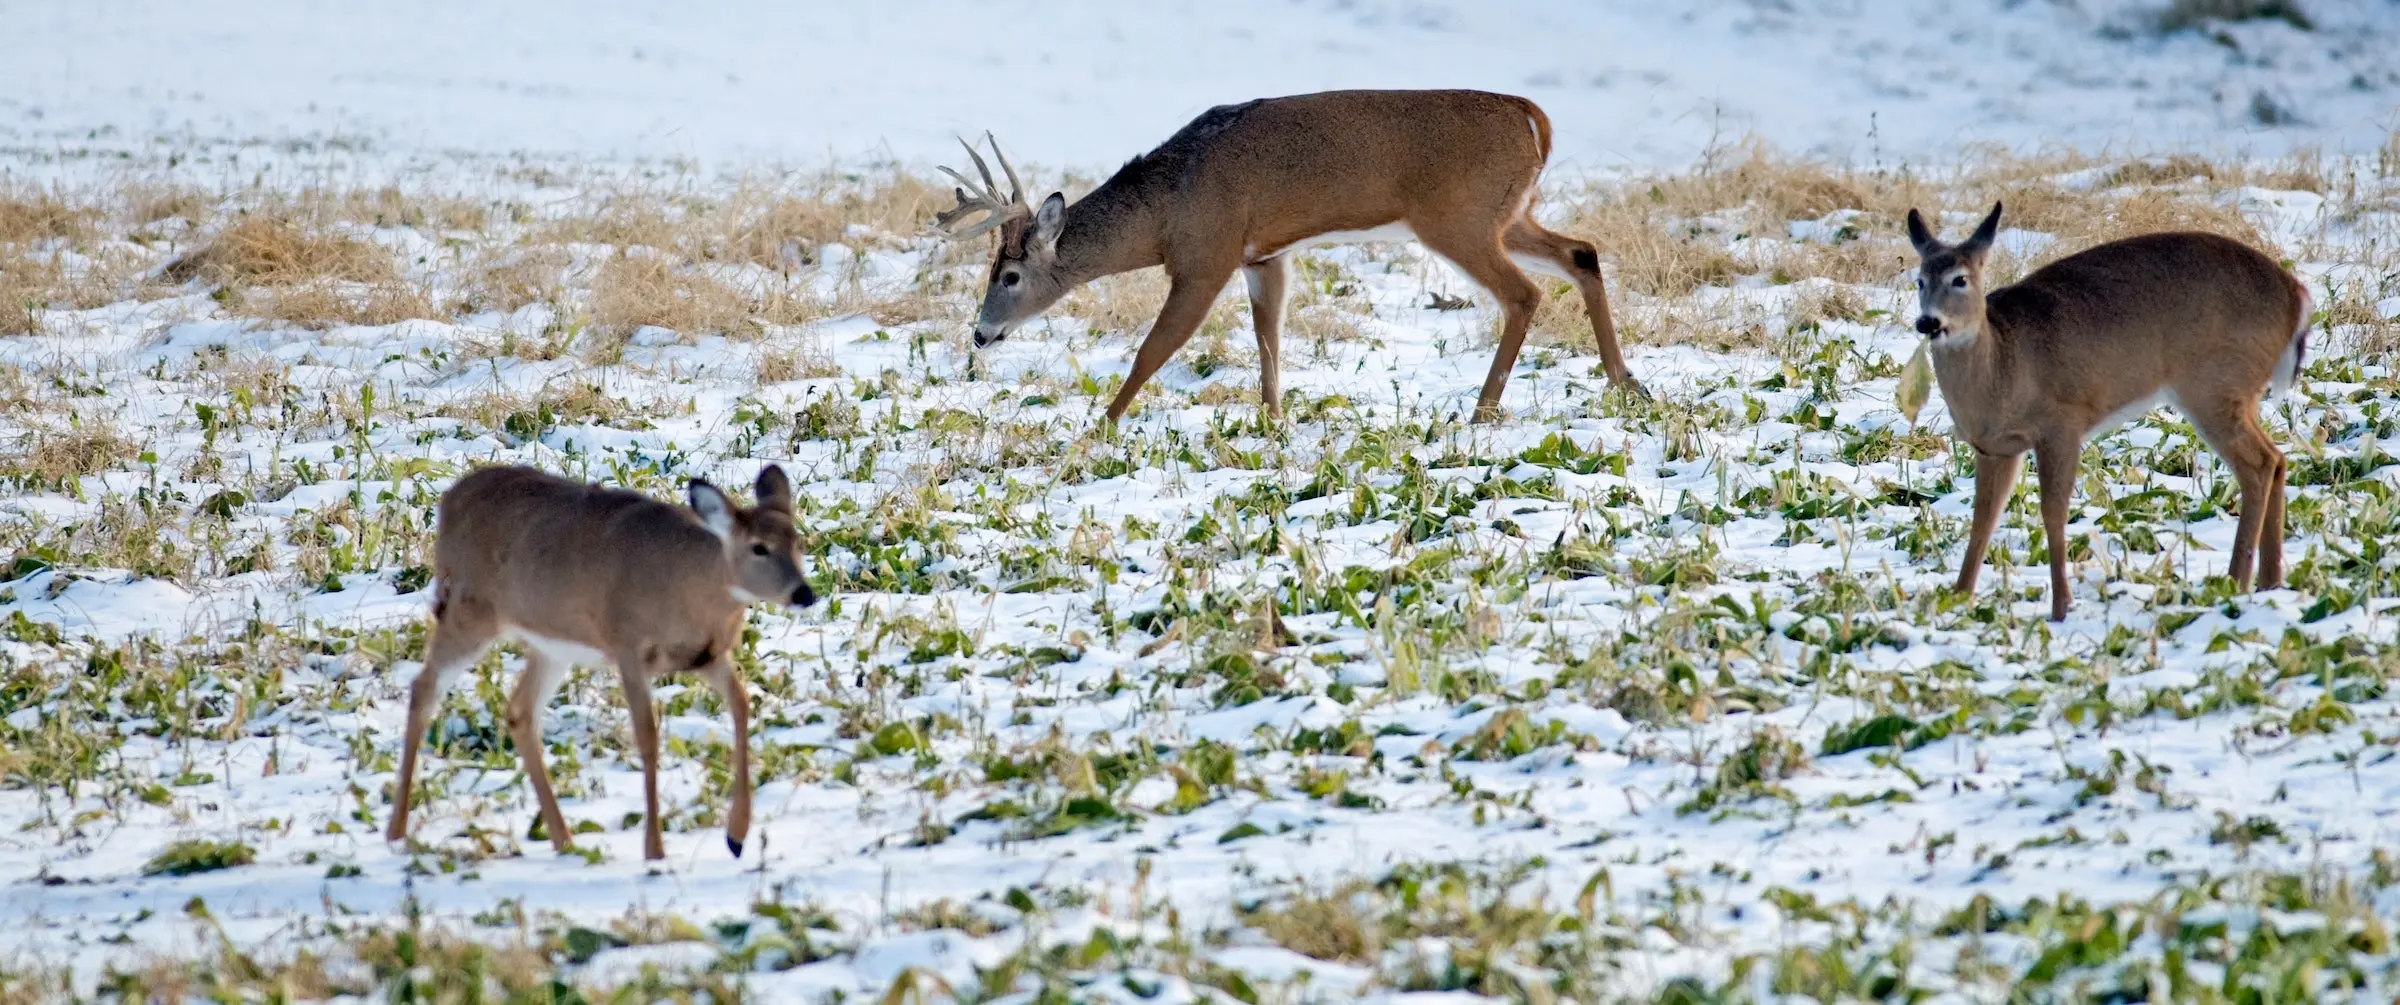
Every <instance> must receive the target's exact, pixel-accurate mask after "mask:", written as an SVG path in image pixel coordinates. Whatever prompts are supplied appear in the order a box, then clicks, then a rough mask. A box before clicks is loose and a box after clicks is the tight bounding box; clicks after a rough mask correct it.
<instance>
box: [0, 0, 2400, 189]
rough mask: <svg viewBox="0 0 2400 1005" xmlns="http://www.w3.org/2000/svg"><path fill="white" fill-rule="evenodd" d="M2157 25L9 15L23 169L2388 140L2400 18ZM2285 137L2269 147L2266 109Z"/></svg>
mask: <svg viewBox="0 0 2400 1005" xmlns="http://www.w3.org/2000/svg"><path fill="white" fill-rule="evenodd" d="M2164 6H2165V4H2164V2H2163V0H2082V2H2065V3H2061V2H2023V3H2000V2H1992V3H1982V2H1978V3H1966V4H1927V3H1923V2H1921V0H1693V2H1690V3H1659V2H1654V0H1590V2H1582V3H1543V2H1538V0H1218V2H1213V3H1206V4H1167V3H1134V4H1128V3H1122V2H1118V0H1046V2H1020V3H995V2H984V0H910V2H906V3H795V4H781V3H764V2H749V3H725V4H676V3H668V2H663V0H595V2H591V3H578V4H572V5H564V4H557V3H541V2H519V3H500V4H494V3H478V2H474V0H426V2H422V3H406V4H323V3H315V2H310V0H246V2H236V0H85V2H78V3H42V2H37V0H15V2H12V3H9V4H6V5H0V82H4V83H0V143H5V144H7V145H12V146H20V147H28V148H36V149H38V148H43V147H50V146H54V145H56V144H58V143H61V142H71V143H80V142H88V141H91V140H93V139H94V138H95V134H97V138H98V139H100V140H102V141H104V142H114V143H122V144H135V145H139V144H147V143H149V142H151V141H152V139H153V138H154V137H160V136H167V137H183V136H190V137H197V138H201V139H209V140H250V139H263V140H269V141H275V140H288V139H304V138H305V139H315V140H319V141H326V140H333V141H340V142H345V143H352V144H355V143H358V142H361V141H363V142H366V143H369V144H374V145H377V146H383V147H389V148H394V149H400V150H472V151H479V152H485V153H512V152H517V151H529V152H550V153H577V154H587V155H595V156H609V157H619V158H626V157H639V158H646V159H654V160H656V159H667V158H692V159H696V160H699V161H701V162H703V163H709V164H718V165H722V164H726V163H734V162H740V163H757V162H761V161H769V162H779V163H797V164H817V163H821V162H823V161H825V160H827V159H830V158H836V157H842V158H847V157H854V156H859V155H864V154H869V153H876V152H888V153H890V154H893V155H897V156H899V157H901V158H903V159H905V160H909V161H911V162H920V161H923V160H925V159H929V158H947V157H950V156H952V155H953V154H954V153H955V152H956V150H957V148H956V145H955V141H954V140H953V139H952V137H953V136H954V135H966V136H973V135H976V134H977V133H979V132H980V131H982V130H986V129H989V130H993V131H995V132H996V133H997V134H998V135H999V136H1000V137H1001V138H1002V140H1003V141H1004V142H1005V143H1007V144H1008V147H1009V149H1010V150H1011V152H1012V153H1015V154H1017V155H1018V157H1019V159H1020V160H1021V161H1025V162H1039V163H1043V164H1049V165H1055V166H1064V167H1071V168H1076V169H1081V170H1085V171H1093V170H1098V169H1102V168H1105V167H1107V166H1108V165H1111V164H1114V163H1116V162H1117V161H1120V160H1122V159H1124V158H1125V157H1128V156H1131V155H1133V154H1135V153H1139V152H1141V151H1143V150H1146V149H1148V148H1149V147H1150V146H1152V145H1154V144H1156V143H1157V142H1158V141H1160V140H1162V139H1164V138H1165V137H1166V136H1167V135H1168V134H1169V133H1171V132H1173V131H1174V129H1175V128H1176V127H1178V126H1180V125H1181V124H1182V123H1183V122H1185V121H1186V120H1188V119H1190V118H1191V117H1192V116H1193V115H1195V114H1197V113H1198V112H1199V111H1201V110H1202V109H1205V108H1207V107H1209V106H1211V105H1216V104H1222V103H1227V102H1233V101H1241V100H1246V99H1249V98H1253V97H1262V96H1268V95H1274V94H1286V93H1297V92H1302V91H1313V90H1322V89H1328V88H1340V87H1476V88H1484V89H1491V90H1501V91H1509V92H1515V93H1522V94H1525V95H1526V96H1528V97H1531V98H1533V99H1535V100H1536V101H1539V102H1540V103H1541V104H1542V105H1543V107H1544V108H1545V109H1546V110H1547V111H1548V112H1549V114H1550V116H1551V117H1552V119H1553V120H1554V121H1555V123H1556V126H1557V136H1558V141H1557V156H1556V160H1557V162H1558V163H1560V164H1561V165H1565V166H1581V167H1586V168H1590V167H1616V166H1620V165H1625V164H1635V165H1643V166H1681V165H1682V164H1684V163H1687V162H1688V161H1690V160H1691V159H1692V158H1694V157H1697V156H1699V155H1700V153H1701V152H1702V151H1703V150H1705V149H1707V148H1708V147H1709V145H1710V144H1711V142H1712V141H1724V140H1732V139H1736V138H1739V137H1742V136H1745V135H1756V136H1759V137H1762V138H1764V139H1766V140H1768V141H1770V142H1772V143H1775V144H1777V145H1780V146H1782V147H1785V148H1787V149H1789V150H1791V151H1792V152H1795V153H1806V154H1812V155H1831V156H1836V157H1842V158H1847V159H1853V160H1858V161H1861V162H1865V161H1871V160H1872V161H1882V162H1886V163H1891V162H1896V161H1898V160H1901V159H1912V160H1917V161H1920V162H1922V161H1926V160H1933V161H1941V160H1945V159H1948V158H1950V157H1952V156H1955V155H1957V154H1959V153H1961V152H1963V151H1964V150H1965V149H1966V148H1967V147H1968V146H1970V145H1973V144H1984V143H1998V144H2003V145H2006V146H2009V147H2012V148H2018V149H2030V148H2034V147H2038V146H2042V145H2046V144H2063V145H2069V146H2074V147H2078V148H2082V149H2087V150H2093V149H2102V148H2107V149H2112V150H2116V151H2119V152H2130V153H2149V152H2156V151H2169V150H2198V151H2207V152H2212V153H2237V152H2249V153H2254V154H2274V153H2280V152H2282V151H2283V150H2286V149H2289V148H2292V147H2295V146H2302V145H2319V146H2324V147H2328V148H2332V149H2338V150H2345V151H2353V152H2355V151H2357V150H2361V149H2366V148H2368V147H2371V146H2372V145H2373V144H2375V143H2377V142H2380V141H2381V139H2382V137H2383V136H2384V134H2385V133H2386V132H2387V131H2388V130H2389V129H2391V128H2392V127H2393V125H2394V124H2395V121H2396V120H2395V116H2394V107H2395V96H2400V46H2396V45H2394V44H2392V41H2391V39H2392V32H2393V29H2394V27H2395V24H2396V23H2400V10H2396V9H2395V8H2394V7H2393V6H2392V5H2391V4H2390V3H2388V2H2382V0H2311V2H2309V3H2307V4H2305V9H2306V11H2307V12H2308V14H2309V16H2310V17H2311V18H2312V19H2314V20H2315V21H2316V22H2317V29H2318V30H2316V31H2313V32H2302V31H2299V30H2297V29H2295V28H2293V27H2291V26H2290V25H2287V24H2285V23H2283V22H2281V21H2259V22H2245V23H2242V24H2237V25H2228V26H2203V27H2202V28H2197V29H2192V30H2185V31H2180V32H2174V33H2171V34H2165V35H2161V34H2160V33H2158V32H2157V31H2156V30H2155V28H2154V25H2155V21H2156V12H2157V11H2158V10H2160V9H2162V8H2163V7H2164ZM2262 110H2264V114H2265V117H2266V119H2267V120H2269V121H2262V118H2261V113H2262Z"/></svg>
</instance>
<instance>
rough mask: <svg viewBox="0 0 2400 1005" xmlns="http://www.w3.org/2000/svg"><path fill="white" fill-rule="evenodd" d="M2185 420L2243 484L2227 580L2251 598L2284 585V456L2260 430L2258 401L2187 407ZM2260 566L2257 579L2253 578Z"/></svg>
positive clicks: (2254, 398) (2245, 399) (2247, 398)
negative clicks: (2259, 591)
mask: <svg viewBox="0 0 2400 1005" xmlns="http://www.w3.org/2000/svg"><path fill="white" fill-rule="evenodd" d="M2183 412H2184V414H2185V415H2186V416H2187V417H2189V418H2190V419H2191V420H2192V426H2193V428H2195V429H2198V430H2199V431H2200V438H2201V439H2202V440H2205V441H2207V443H2208V446H2209V449H2211V450H2214V451H2216V453H2217V456H2219V457H2222V458H2224V459H2225V464H2226V466H2227V467H2230V468H2232V469H2233V476H2234V479H2235V480H2236V481H2238V482H2239V483H2240V484H2241V488H2242V511H2241V514H2240V519H2239V520H2238V521H2237V522H2236V523H2235V525H2234V532H2233V563H2232V568H2230V569H2229V570H2227V574H2228V575H2230V576H2232V577H2233V585H2234V586H2235V587H2236V588H2237V589H2240V590H2243V591H2245V592H2247V591H2249V590H2250V589H2251V588H2252V586H2253V583H2255V585H2256V587H2257V588H2258V589H2262V590H2265V589H2274V588H2275V587H2278V586H2281V585H2283V492H2284V478H2285V475H2286V473H2287V470H2288V469H2287V466H2286V462H2285V461H2284V457H2283V451H2281V450H2277V449H2276V448H2275V441H2274V440H2273V439H2272V438H2270V437H2268V436H2267V431H2266V429H2265V428H2264V427H2261V426H2260V425H2259V424H2258V396H2257V395H2255V394H2251V395H2245V396H2242V397H2240V398H2238V399H2234V400H2231V401H2226V402H2223V403H2221V404H2218V405H2215V406H2214V407H2200V408H2194V407H2190V406H2189V405H2186V406H2185V407H2184V408H2183ZM2254 563H2255V571H2256V574H2257V575H2256V578H2255V580H2254V579H2253V577H2252V572H2253V564H2254Z"/></svg>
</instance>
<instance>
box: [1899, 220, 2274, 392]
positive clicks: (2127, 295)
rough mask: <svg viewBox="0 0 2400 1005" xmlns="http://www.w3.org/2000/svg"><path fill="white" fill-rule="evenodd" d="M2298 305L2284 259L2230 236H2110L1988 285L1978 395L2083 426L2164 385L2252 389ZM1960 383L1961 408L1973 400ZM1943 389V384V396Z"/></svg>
mask: <svg viewBox="0 0 2400 1005" xmlns="http://www.w3.org/2000/svg"><path fill="white" fill-rule="evenodd" d="M2306 301H2307V292H2306V290H2305V289H2304V288H2303V287H2302V286H2301V285H2300V284H2299V281H2298V280H2296V279H2294V278H2293V277H2292V275H2291V274H2290V273H2288V272H2286V271H2284V269H2283V268H2282V266H2280V265H2278V264H2277V263H2276V262H2275V261H2274V260H2273V259H2271V258H2268V257H2267V256H2266V255H2264V254H2261V253H2260V252H2258V251H2257V250H2255V249H2253V248H2251V247H2249V246H2248V245H2245V244H2242V243H2241V242H2238V241H2234V240H2232V239H2230V238H2225V237H2220V236H2218V235H2215V234H2205V233H2196V232H2170V233H2160V234H2146V235H2143V236H2140V237H2132V238H2127V239H2125V240H2121V241H2112V242H2110V243H2107V244H2102V245H2099V246H2097V247H2093V248H2089V249H2086V250H2084V251H2081V252H2078V253H2076V254H2073V255H2069V256H2067V257H2066V258H2062V259H2059V260H2058V261H2056V262H2052V263H2050V264H2049V265H2046V266H2043V267H2042V268H2040V269H2037V270H2035V271H2034V272H2033V273H2032V274H2031V275H2028V276H2026V277H2025V278H2024V279H2023V280H2020V281H2019V282H2017V283H2015V284H2013V285H2010V286H2005V287H2002V288H2000V289H1997V290H1993V291H1992V292H1991V294H1990V296H1989V297H1987V298H1986V300H1985V312H1986V315H1987V320H1986V323H1987V324H1988V326H1989V327H1990V329H1991V335H1992V336H1993V341H1994V345H1993V351H1994V353H1995V355H1996V356H1997V358H1995V359H1993V360H1992V361H1991V362H1992V369H1991V372H1989V373H1987V374H1985V375H1983V377H1984V379H1983V381H1982V383H1983V384H1984V387H1983V388H1981V389H1980V390H1981V391H1982V392H1983V393H1984V394H1986V395H1988V396H1990V397H1993V398H1996V399H1999V400H1995V401H1992V402H1991V405H1992V406H1996V407H1997V409H1998V410H1999V411H2001V412H2005V413H2009V414H2010V415H2012V416H2014V417H2019V418H2022V419H2024V420H2026V421H2032V420H2034V419H2035V418H2037V415H2036V414H2035V413H2041V414H2046V415H2049V416H2054V417H2056V419H2057V421H2061V422H2069V423H2084V424H2085V427H2084V428H2085V429H2088V428H2090V427H2091V425H2094V424H2105V420H2106V419H2107V417H2108V416H2110V415H2112V414H2114V413H2119V412H2122V411H2123V410H2125V409H2127V408H2140V407H2145V403H2146V402H2149V401H2151V400H2152V399H2154V398H2155V397H2157V396H2159V395H2160V394H2162V393H2165V394H2171V395H2174V396H2177V397H2179V398H2182V399H2185V400H2197V399H2198V398H2201V397H2213V396H2222V395H2236V396H2239V395H2251V394H2256V393H2259V392H2261V391H2263V390H2264V389H2265V388H2266V387H2267V386H2268V385H2269V383H2270V382H2271V381H2272V380H2274V379H2275V378H2276V376H2277V375H2276V366H2277V363H2278V361H2279V360H2284V359H2288V358H2290V357H2287V356H2286V350H2287V348H2289V347H2290V346H2292V345H2293V343H2294V339H2295V332H2297V331H2298V330H2299V328H2300V326H2301V325H2302V324H2303V323H2304V322H2305V320H2306V318H2305V317H2304V315H2305V313H2306V310H2307V308H2306ZM1960 390H1961V391H1962V392H1965V393H1966V397H1968V398H1969V399H1970V403H1972V399H1973V398H1975V397H1976V396H1977V394H1976V392H1977V390H1978V389H1975V388H1961V389H1960ZM1952 393H1953V392H1952V388H1951V387H1950V386H1949V384H1948V382H1945V384H1944V386H1943V395H1944V396H1945V397H1949V396H1951V395H1952ZM2082 431H2083V430H2080V429H2079V430H2076V432H2082Z"/></svg>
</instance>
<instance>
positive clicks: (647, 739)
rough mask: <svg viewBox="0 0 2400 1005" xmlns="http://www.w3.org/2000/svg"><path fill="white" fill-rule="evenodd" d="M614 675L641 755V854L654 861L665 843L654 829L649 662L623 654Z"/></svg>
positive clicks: (654, 732) (654, 739) (654, 741)
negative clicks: (620, 683)
mask: <svg viewBox="0 0 2400 1005" xmlns="http://www.w3.org/2000/svg"><path fill="white" fill-rule="evenodd" d="M617 676H618V677H619V678H621V679H622V680H623V682H624V686H625V710H626V712H627V713H628V714H629V715H630V717H631V718H632V720H633V745H634V746H635V747H636V748H639V750H640V752H641V755H642V808H643V810H644V816H643V820H642V857H643V858H646V859H650V860H652V861H656V860H658V859H662V858H665V857H667V842H666V840H665V839H664V838H662V837H660V836H659V831H658V702H657V700H656V699H653V698H652V697H651V696H650V664H649V662H648V661H646V660H644V659H642V658H641V656H640V655H639V654H636V653H626V654H623V655H621V656H619V657H618V659H617Z"/></svg>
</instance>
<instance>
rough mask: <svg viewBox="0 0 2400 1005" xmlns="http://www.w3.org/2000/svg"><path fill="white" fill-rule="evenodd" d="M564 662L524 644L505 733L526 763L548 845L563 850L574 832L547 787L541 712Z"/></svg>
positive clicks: (554, 691)
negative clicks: (547, 834) (543, 762)
mask: <svg viewBox="0 0 2400 1005" xmlns="http://www.w3.org/2000/svg"><path fill="white" fill-rule="evenodd" d="M566 675H567V664H566V662H565V661H563V660H559V659H557V658H554V657H552V656H551V655H550V654H549V653H546V652H543V651H542V650H541V648H540V647H539V646H534V645H528V646H526V647H525V670H524V672H523V673H520V674H518V675H517V687H516V690H514V691H511V692H509V696H508V735H509V739H510V740H512V741H514V742H515V743H516V745H517V759H518V760H519V761H521V762H523V763H524V765H525V780H526V781H527V782H530V783H532V785H533V796H534V799H535V800H536V802H537V803H538V804H539V807H540V808H539V812H540V813H541V816H542V829H544V830H547V831H549V832H550V846H551V847H552V848H556V849H558V850H559V851H560V852H565V851H566V850H567V849H569V848H572V847H574V846H575V837H574V834H573V832H571V831H569V830H568V829H567V817H566V815H565V814H563V813H560V812H559V811H558V796H557V794H556V793H555V792H553V791H552V790H551V788H550V771H549V769H548V768H546V767H544V766H543V765H542V712H543V710H544V709H546V708H548V707H549V705H550V696H551V695H554V694H557V693H558V685H559V682H560V681H561V680H563V679H565V678H566Z"/></svg>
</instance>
